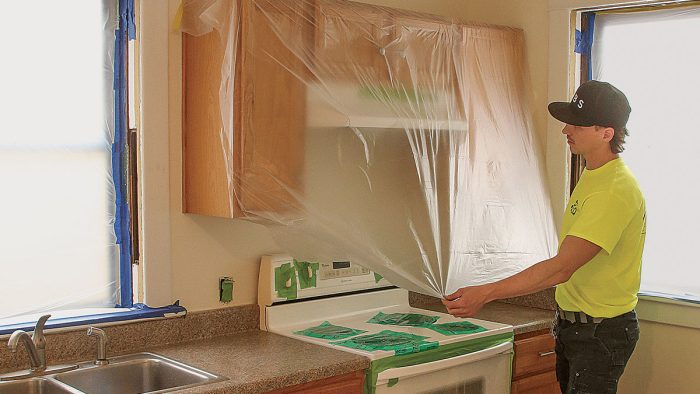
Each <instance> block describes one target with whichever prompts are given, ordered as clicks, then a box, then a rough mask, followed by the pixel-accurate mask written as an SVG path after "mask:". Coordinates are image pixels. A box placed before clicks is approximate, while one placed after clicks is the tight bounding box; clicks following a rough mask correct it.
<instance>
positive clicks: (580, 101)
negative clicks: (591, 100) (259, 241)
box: [571, 94, 583, 109]
mask: <svg viewBox="0 0 700 394" xmlns="http://www.w3.org/2000/svg"><path fill="white" fill-rule="evenodd" d="M571 102H572V103H574V104H576V106H577V107H578V108H579V109H581V108H583V99H581V100H579V99H578V94H574V98H572V99H571Z"/></svg>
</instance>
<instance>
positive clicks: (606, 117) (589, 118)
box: [547, 81, 632, 128]
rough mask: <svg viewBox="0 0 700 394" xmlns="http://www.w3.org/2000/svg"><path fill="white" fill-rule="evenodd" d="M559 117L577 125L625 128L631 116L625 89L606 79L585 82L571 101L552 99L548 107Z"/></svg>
mask: <svg viewBox="0 0 700 394" xmlns="http://www.w3.org/2000/svg"><path fill="white" fill-rule="evenodd" d="M547 109H549V113H550V114H552V116H553V117H555V118H556V119H557V120H560V121H562V122H564V123H567V124H570V125H574V126H603V127H613V128H622V127H625V125H627V120H628V119H629V117H630V111H632V108H631V107H630V103H629V101H627V97H626V96H625V94H624V93H622V92H621V91H620V90H619V89H618V88H616V87H614V86H613V85H611V84H609V83H607V82H601V81H588V82H584V83H582V84H581V86H579V88H578V90H576V94H574V97H573V98H572V99H571V101H569V102H558V101H557V102H553V103H550V104H549V106H548V107H547Z"/></svg>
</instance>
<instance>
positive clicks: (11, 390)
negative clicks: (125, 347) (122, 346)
mask: <svg viewBox="0 0 700 394" xmlns="http://www.w3.org/2000/svg"><path fill="white" fill-rule="evenodd" d="M227 379H228V378H226V377H223V376H218V375H215V374H213V373H209V372H206V371H202V370H201V369H197V368H194V367H191V366H189V365H186V364H183V363H180V362H178V361H175V360H171V359H169V358H165V357H163V356H160V355H157V354H153V353H136V354H130V355H127V356H121V357H114V358H111V359H109V364H107V365H95V364H94V363H93V362H86V363H83V364H80V365H79V367H78V369H75V370H72V371H69V372H61V373H55V374H46V375H45V376H41V377H32V378H26V379H21V380H16V381H8V382H0V394H18V393H22V394H25V393H26V394H64V393H72V394H81V393H87V394H92V393H100V394H103V393H104V394H112V393H115V394H117V393H118V394H140V393H163V392H170V391H173V390H181V389H185V388H189V387H194V386H199V385H203V384H209V383H214V382H220V381H222V380H227Z"/></svg>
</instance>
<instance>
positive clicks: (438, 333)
mask: <svg viewBox="0 0 700 394" xmlns="http://www.w3.org/2000/svg"><path fill="white" fill-rule="evenodd" d="M258 304H259V306H260V329H262V330H266V331H270V332H273V333H276V334H280V335H284V336H287V337H290V338H294V339H298V340H301V341H306V342H310V343H315V344H318V345H321V346H327V347H331V348H334V349H337V350H342V351H347V352H352V353H355V354H360V355H362V356H365V357H367V358H369V359H370V362H371V364H370V365H371V366H370V369H369V370H368V372H367V375H366V377H365V392H366V393H375V392H376V393H455V394H457V393H468V394H472V393H474V394H477V393H488V394H492V393H495V394H499V393H508V392H510V381H511V362H512V355H513V327H512V326H509V325H506V324H501V323H494V322H489V321H483V320H478V319H460V318H455V317H453V316H451V315H448V314H445V313H439V312H432V311H427V310H424V309H418V308H412V307H410V306H409V304H408V291H406V290H403V289H399V288H396V287H394V286H392V285H391V284H390V283H388V282H387V281H386V280H385V279H383V278H381V277H380V276H378V275H375V274H374V273H373V272H371V271H370V270H368V269H366V268H364V267H361V266H359V265H356V264H353V263H352V262H349V261H335V262H328V263H324V262H321V263H309V262H297V261H295V260H294V259H293V258H292V257H290V256H286V255H272V256H263V257H262V259H261V266H260V276H259V283H258Z"/></svg>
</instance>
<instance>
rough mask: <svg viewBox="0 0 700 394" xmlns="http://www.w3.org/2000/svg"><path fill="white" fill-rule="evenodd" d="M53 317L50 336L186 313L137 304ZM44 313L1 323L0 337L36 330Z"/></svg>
mask: <svg viewBox="0 0 700 394" xmlns="http://www.w3.org/2000/svg"><path fill="white" fill-rule="evenodd" d="M48 313H50V314H51V315H52V317H51V318H50V319H49V320H48V321H47V322H46V325H45V326H44V330H45V331H46V332H47V333H55V332H60V331H67V330H75V329H77V328H80V327H82V326H85V327H87V326H108V325H116V324H124V323H131V322H134V321H136V320H138V321H143V320H153V319H166V318H173V317H181V316H185V315H186V314H187V310H186V309H185V308H183V307H181V306H180V305H179V303H178V302H176V303H175V304H173V305H170V306H165V307H160V308H151V307H149V306H146V305H144V304H135V305H134V307H132V308H86V309H76V310H70V311H55V312H48ZM41 315H42V314H36V315H25V316H21V317H14V318H11V319H2V320H0V338H5V337H6V336H9V335H10V334H12V333H13V332H14V331H15V330H23V331H27V332H29V331H33V330H34V325H35V324H36V321H37V320H38V319H39V317H40V316H41Z"/></svg>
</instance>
